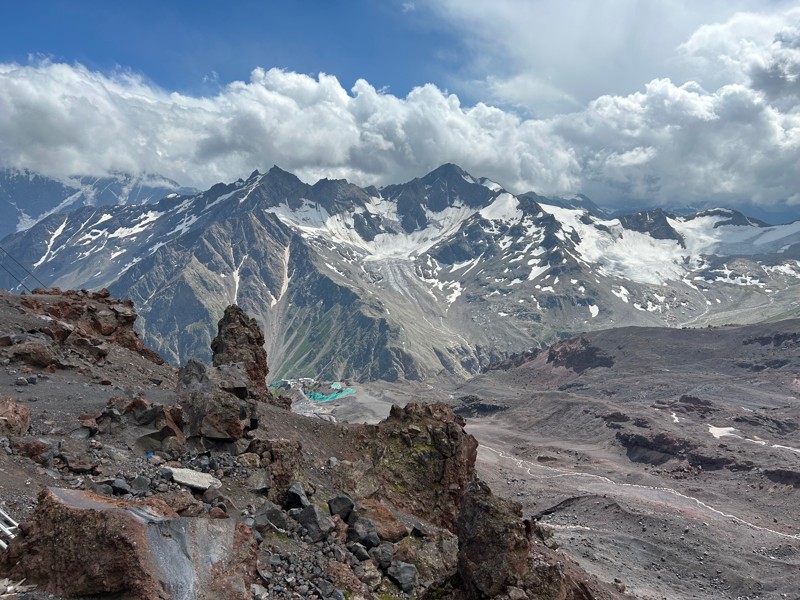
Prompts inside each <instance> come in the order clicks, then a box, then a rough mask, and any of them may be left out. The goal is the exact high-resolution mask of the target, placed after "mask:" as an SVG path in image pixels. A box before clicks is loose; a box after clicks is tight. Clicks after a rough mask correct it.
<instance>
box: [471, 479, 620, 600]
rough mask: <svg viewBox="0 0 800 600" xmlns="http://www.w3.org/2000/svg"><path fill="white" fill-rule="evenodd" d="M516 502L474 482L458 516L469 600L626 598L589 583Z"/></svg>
mask: <svg viewBox="0 0 800 600" xmlns="http://www.w3.org/2000/svg"><path fill="white" fill-rule="evenodd" d="M536 527H537V526H536V524H535V523H531V522H530V521H523V519H522V509H521V507H520V505H519V504H518V503H516V502H512V501H510V500H505V499H502V498H498V497H496V496H494V495H493V494H492V492H491V490H490V489H489V487H488V486H487V485H486V484H485V483H483V482H482V481H478V480H476V481H473V482H472V483H471V484H470V485H469V487H468V489H467V491H466V494H465V495H464V500H463V502H462V505H461V512H460V513H459V516H458V523H457V530H458V545H459V551H458V573H459V575H460V577H461V583H462V591H463V593H464V596H465V597H466V598H467V599H469V600H479V599H480V600H483V599H485V598H519V599H521V600H524V599H528V598H530V599H533V598H559V599H565V600H600V599H605V598H622V597H624V595H622V594H619V593H617V592H615V591H614V590H612V589H610V588H608V587H606V586H604V585H602V584H600V583H599V582H597V581H596V580H594V579H590V578H589V577H588V576H587V575H586V574H585V573H584V572H582V571H580V570H579V569H578V567H577V566H575V565H574V564H572V563H570V562H569V561H568V559H566V557H565V556H564V555H561V554H557V553H555V552H554V551H553V550H551V549H550V548H547V547H546V546H545V545H544V544H543V543H542V542H541V540H540V539H538V538H537V537H536V534H535V532H536Z"/></svg>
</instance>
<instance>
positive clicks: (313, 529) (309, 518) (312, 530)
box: [295, 504, 336, 542]
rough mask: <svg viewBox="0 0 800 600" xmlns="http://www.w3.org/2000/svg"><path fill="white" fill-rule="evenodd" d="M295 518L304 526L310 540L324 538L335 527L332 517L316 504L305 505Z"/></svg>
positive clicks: (316, 540)
mask: <svg viewBox="0 0 800 600" xmlns="http://www.w3.org/2000/svg"><path fill="white" fill-rule="evenodd" d="M295 518H296V520H297V522H298V523H300V525H302V526H303V527H305V528H306V530H307V531H308V537H310V538H311V541H312V542H318V541H320V540H322V539H324V538H325V536H327V535H328V534H329V533H330V532H331V531H333V530H334V529H335V528H336V526H335V525H334V523H333V519H331V518H330V517H329V516H328V515H326V514H325V511H323V510H322V509H321V508H320V507H319V506H317V505H316V504H311V505H309V506H306V507H305V508H304V509H303V510H301V511H300V513H299V514H298V515H297V517H295Z"/></svg>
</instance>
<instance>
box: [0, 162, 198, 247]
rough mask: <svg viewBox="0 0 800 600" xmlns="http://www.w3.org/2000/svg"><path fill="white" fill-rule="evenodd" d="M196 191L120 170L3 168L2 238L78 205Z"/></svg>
mask: <svg viewBox="0 0 800 600" xmlns="http://www.w3.org/2000/svg"><path fill="white" fill-rule="evenodd" d="M176 192H181V193H187V192H193V193H194V192H195V190H192V189H191V188H184V187H181V186H180V184H178V183H177V182H175V181H172V180H171V179H167V178H166V177H161V176H160V175H153V174H147V173H145V174H141V175H131V174H129V173H117V174H114V175H109V176H106V177H96V176H88V175H83V176H75V177H68V178H66V179H63V180H61V179H55V178H52V177H47V176H45V175H41V174H39V173H34V172H31V171H29V170H27V169H23V170H19V169H4V170H0V211H2V214H4V215H6V218H4V219H3V220H2V221H1V222H0V237H5V236H6V235H8V234H10V233H13V232H15V231H22V230H25V229H28V228H29V227H32V226H33V225H34V224H35V223H37V222H38V221H41V220H42V219H43V218H45V217H47V216H48V215H50V214H53V213H57V212H64V211H65V210H69V209H74V208H77V207H79V206H105V205H111V204H123V205H125V204H147V203H149V202H153V201H155V200H159V199H161V198H163V197H164V196H166V195H168V194H171V193H176Z"/></svg>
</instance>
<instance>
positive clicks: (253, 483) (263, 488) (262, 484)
mask: <svg viewBox="0 0 800 600" xmlns="http://www.w3.org/2000/svg"><path fill="white" fill-rule="evenodd" d="M247 487H249V488H250V490H252V491H253V492H262V493H266V492H269V488H270V487H272V481H271V476H270V472H269V470H268V469H258V470H256V471H253V472H252V473H251V474H250V476H249V477H248V478H247Z"/></svg>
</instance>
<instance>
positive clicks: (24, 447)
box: [10, 436, 59, 467]
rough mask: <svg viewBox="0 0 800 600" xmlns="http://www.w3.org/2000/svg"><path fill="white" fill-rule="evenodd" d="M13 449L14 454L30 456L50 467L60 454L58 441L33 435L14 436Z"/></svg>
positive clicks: (12, 439)
mask: <svg viewBox="0 0 800 600" xmlns="http://www.w3.org/2000/svg"><path fill="white" fill-rule="evenodd" d="M10 442H11V449H12V450H13V451H14V454H17V455H19V456H25V457H26V458H30V459H31V460H32V461H33V462H35V463H37V464H40V465H42V466H44V467H49V466H50V464H51V463H52V461H53V458H54V457H55V455H56V454H58V446H59V444H58V442H54V441H52V440H46V439H43V438H37V437H32V436H25V437H17V438H14V437H12V438H11V439H10Z"/></svg>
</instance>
